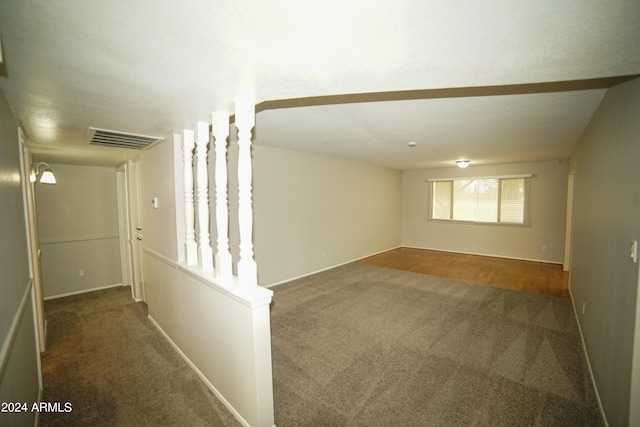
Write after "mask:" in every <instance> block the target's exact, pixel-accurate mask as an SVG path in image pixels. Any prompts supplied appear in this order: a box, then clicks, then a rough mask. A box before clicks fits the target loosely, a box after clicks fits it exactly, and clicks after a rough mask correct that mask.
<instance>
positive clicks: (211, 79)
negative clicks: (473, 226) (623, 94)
mask: <svg viewBox="0 0 640 427" xmlns="http://www.w3.org/2000/svg"><path fill="white" fill-rule="evenodd" d="M0 34H1V35H2V45H3V53H4V64H2V65H0V90H1V91H2V93H4V95H5V97H6V98H7V100H8V101H9V103H10V105H11V107H12V109H13V111H14V114H15V115H16V117H17V119H18V120H19V122H20V124H21V126H22V127H23V129H24V132H25V135H26V138H27V141H28V144H29V146H30V147H31V148H32V152H33V154H34V158H35V159H38V160H47V161H50V162H54V163H56V162H57V163H75V164H95V165H110V166H114V165H116V164H117V163H119V162H121V161H122V160H124V159H126V158H129V157H131V156H135V155H136V154H137V153H138V152H136V151H132V150H124V149H106V148H101V147H93V146H88V145H86V144H85V143H84V140H85V136H86V134H87V130H88V128H89V127H97V128H103V129H113V130H119V131H126V132H134V133H139V134H146V135H154V136H160V137H165V138H170V137H171V135H172V134H173V133H174V132H180V131H181V130H182V129H183V128H185V127H188V128H193V126H194V124H195V122H196V121H197V120H208V119H209V117H210V114H211V112H213V111H216V110H218V109H221V108H227V109H230V110H231V112H233V106H234V100H236V99H238V98H240V97H242V96H252V97H253V98H254V99H255V101H256V103H258V104H259V105H258V109H259V111H260V112H259V113H258V114H257V117H256V128H255V143H256V144H262V145H270V146H275V147H281V148H287V149H297V150H305V151H311V152H318V153H321V154H327V155H333V156H342V157H347V158H351V159H355V160H362V161H366V162H370V163H375V164H380V165H385V166H388V167H392V168H396V169H412V168H423V167H440V166H446V165H451V164H452V163H451V162H453V161H454V160H457V159H459V158H463V157H464V158H469V159H471V160H473V161H474V163H476V164H482V163H484V164H488V163H503V162H517V161H530V160H548V159H558V158H566V157H568V155H569V153H570V152H571V149H572V147H573V146H574V144H575V142H576V141H577V139H578V138H579V136H580V134H581V133H582V132H583V130H584V128H585V126H586V124H587V123H588V121H589V119H590V117H591V116H592V114H593V112H594V111H595V109H596V108H597V106H598V104H599V102H600V101H601V99H602V97H603V95H604V92H605V88H606V87H607V86H608V85H610V84H612V82H614V80H611V79H608V78H613V77H618V76H630V75H637V74H640V48H639V46H638V45H639V43H638V42H639V40H640V2H638V1H637V0H617V1H604V0H603V1H595V2H589V4H588V7H587V5H585V3H584V1H582V0H564V1H562V2H559V1H557V0H539V1H535V2H532V1H529V0H514V1H510V2H504V1H502V0H490V1H484V2H473V1H467V2H456V1H448V0H432V1H424V0H406V1H397V0H366V1H365V0H340V1H337V0H326V1H322V2H311V1H307V2H304V1H299V0H272V1H268V2H265V1H258V0H253V1H251V0H219V1H212V0H183V1H181V2H172V1H168V0H164V1H158V0H136V1H124V0H112V1H93V0H58V1H55V2H53V1H49V2H34V1H33V0H0ZM594 79H595V80H594ZM546 82H552V83H553V84H551V85H544V84H541V83H546ZM557 82H560V83H557ZM367 94H370V95H367ZM342 95H348V96H342ZM365 101H366V102H365ZM409 141H416V142H417V146H416V147H415V148H411V149H410V148H409V147H408V146H407V143H408V142H409Z"/></svg>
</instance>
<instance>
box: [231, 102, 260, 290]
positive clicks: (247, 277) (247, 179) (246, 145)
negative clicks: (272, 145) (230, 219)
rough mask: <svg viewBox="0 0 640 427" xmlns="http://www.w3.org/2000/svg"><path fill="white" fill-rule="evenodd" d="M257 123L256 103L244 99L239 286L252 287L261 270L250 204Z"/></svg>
mask: <svg viewBox="0 0 640 427" xmlns="http://www.w3.org/2000/svg"><path fill="white" fill-rule="evenodd" d="M254 126H255V105H254V103H253V101H249V100H243V101H242V102H238V103H237V104H236V127H237V128H238V146H239V152H238V223H239V229H240V260H239V261H238V285H239V286H240V287H241V288H245V289H251V288H254V287H256V286H258V269H257V266H256V262H255V260H254V259H253V242H252V239H253V207H252V205H251V178H252V177H251V129H253V127H254Z"/></svg>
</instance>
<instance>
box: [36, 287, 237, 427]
mask: <svg viewBox="0 0 640 427" xmlns="http://www.w3.org/2000/svg"><path fill="white" fill-rule="evenodd" d="M45 311H46V314H47V320H48V337H47V338H48V339H47V341H48V348H47V351H46V352H45V353H44V354H43V357H42V370H43V384H44V393H43V401H45V402H70V403H71V404H72V408H73V411H72V412H70V413H42V414H41V419H40V426H237V425H239V423H238V422H237V421H236V420H235V418H233V416H232V415H231V413H230V412H229V411H228V410H227V409H226V408H225V407H224V405H223V404H222V403H221V402H220V401H219V400H217V399H216V397H215V396H214V395H213V394H212V393H211V392H210V391H209V389H208V388H207V387H206V386H205V385H204V383H202V381H201V380H200V378H199V377H198V376H197V375H196V374H195V373H194V372H193V370H192V369H191V368H190V367H189V366H188V365H187V364H186V363H185V362H184V361H183V360H182V358H181V357H180V356H179V355H178V354H177V353H176V352H175V350H174V349H173V347H171V345H170V344H169V343H168V342H167V340H166V339H165V338H164V337H163V336H162V335H161V334H160V333H159V332H158V331H157V329H156V328H155V327H154V326H153V325H152V324H151V322H150V321H149V320H148V318H147V316H146V314H147V313H146V306H145V305H144V304H137V303H135V302H133V301H132V300H131V293H130V289H129V288H123V287H119V288H111V289H107V290H103V291H97V292H91V293H87V294H82V295H77V296H71V297H66V298H60V299H56V300H51V301H46V303H45Z"/></svg>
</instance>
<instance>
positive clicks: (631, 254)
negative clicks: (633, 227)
mask: <svg viewBox="0 0 640 427" xmlns="http://www.w3.org/2000/svg"><path fill="white" fill-rule="evenodd" d="M629 258H631V259H632V260H633V263H634V264H637V263H638V241H637V240H632V241H631V251H630V252H629Z"/></svg>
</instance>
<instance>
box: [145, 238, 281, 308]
mask: <svg viewBox="0 0 640 427" xmlns="http://www.w3.org/2000/svg"><path fill="white" fill-rule="evenodd" d="M143 251H144V252H145V253H146V254H148V255H151V256H152V257H154V258H156V259H157V260H159V261H162V262H164V263H165V264H169V265H171V266H172V267H174V268H175V269H176V270H179V271H181V272H183V273H185V274H188V275H189V276H191V277H193V278H194V279H196V280H198V281H199V282H201V283H203V284H204V285H207V286H209V287H210V288H212V289H214V290H215V291H217V292H220V293H222V294H225V295H226V296H228V297H230V298H233V299H234V300H236V301H238V302H240V303H242V304H244V305H245V306H247V307H249V308H252V309H253V308H258V307H261V306H264V305H269V304H271V299H272V298H273V291H272V290H270V289H266V288H263V287H261V286H257V287H255V288H253V289H242V288H239V287H238V283H237V278H236V277H234V278H233V281H232V283H230V284H223V283H221V282H220V281H218V280H217V279H216V278H215V275H214V273H205V272H203V271H202V270H200V269H199V268H198V266H194V265H188V264H187V263H186V262H179V261H174V260H172V259H169V258H167V257H166V256H164V255H161V254H159V253H157V252H155V251H153V250H151V249H149V248H144V249H143Z"/></svg>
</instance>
